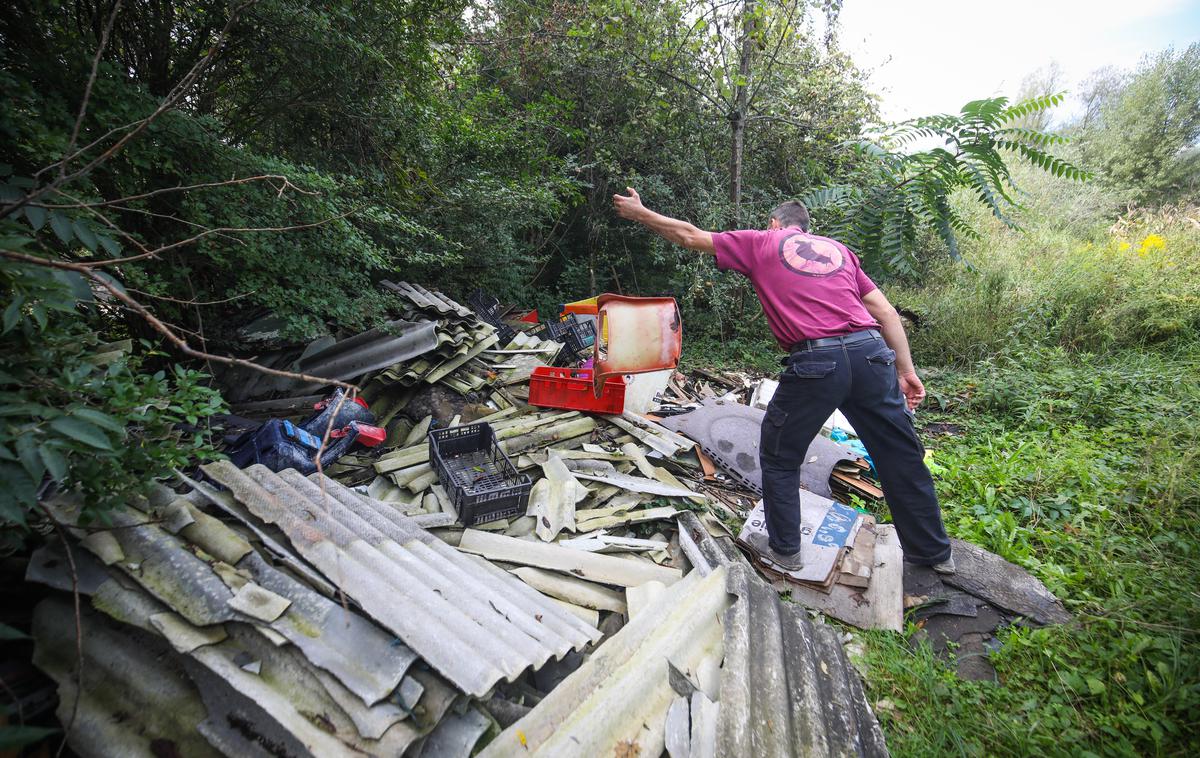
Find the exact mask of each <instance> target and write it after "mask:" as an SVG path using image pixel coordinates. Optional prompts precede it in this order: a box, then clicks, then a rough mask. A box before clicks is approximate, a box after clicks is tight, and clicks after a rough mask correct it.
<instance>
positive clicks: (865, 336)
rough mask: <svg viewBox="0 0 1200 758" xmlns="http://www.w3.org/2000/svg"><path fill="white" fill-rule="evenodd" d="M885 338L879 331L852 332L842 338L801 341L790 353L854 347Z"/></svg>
mask: <svg viewBox="0 0 1200 758" xmlns="http://www.w3.org/2000/svg"><path fill="white" fill-rule="evenodd" d="M879 339H883V336H882V335H880V334H879V330H878V329H864V330H862V331H861V332H850V333H849V334H843V335H842V336H840V337H821V338H820V339H815V340H801V341H799V342H797V343H796V344H794V345H792V348H791V350H789V351H788V352H789V353H799V352H801V351H804V350H815V349H816V348H818V347H836V346H838V345H854V344H856V343H859V342H866V341H867V340H879Z"/></svg>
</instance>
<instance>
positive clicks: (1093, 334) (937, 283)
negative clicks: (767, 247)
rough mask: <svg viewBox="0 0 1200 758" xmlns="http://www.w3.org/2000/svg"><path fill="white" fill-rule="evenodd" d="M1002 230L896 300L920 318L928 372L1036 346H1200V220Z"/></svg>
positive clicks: (994, 228)
mask: <svg viewBox="0 0 1200 758" xmlns="http://www.w3.org/2000/svg"><path fill="white" fill-rule="evenodd" d="M1034 224H1035V225H1033V226H1031V228H1029V229H1027V230H1026V231H1024V232H1019V231H1013V230H1010V229H1006V228H1004V227H1002V226H1000V225H999V224H993V225H991V226H990V228H988V229H987V231H986V233H985V234H984V235H983V237H982V238H981V239H979V240H973V241H969V242H968V243H967V244H966V245H965V246H964V252H965V255H966V257H967V261H968V264H969V265H968V266H963V265H961V264H958V263H950V262H948V263H946V264H944V265H941V266H937V267H935V268H934V269H933V270H932V271H931V272H929V275H928V279H927V281H926V282H925V283H924V284H923V286H921V287H920V288H903V287H901V288H897V289H895V290H894V291H893V292H892V295H891V297H892V299H893V300H894V301H895V302H897V303H899V304H901V305H903V306H906V307H907V308H908V309H910V310H913V311H915V312H916V313H918V315H919V316H920V317H921V320H920V325H919V328H917V329H916V330H914V334H913V343H914V351H915V352H916V354H917V357H918V359H919V361H921V362H923V363H929V364H933V365H959V366H965V365H970V364H972V363H974V362H975V361H977V360H979V359H982V358H989V357H991V356H996V355H999V354H1012V353H1019V352H1021V351H1023V350H1026V349H1029V348H1030V347H1031V346H1037V345H1057V346H1061V347H1063V348H1066V349H1068V350H1073V351H1091V352H1106V351H1112V350H1118V349H1122V348H1135V347H1136V348H1150V349H1154V350H1157V351H1162V350H1167V351H1170V350H1176V349H1178V348H1179V347H1180V346H1181V345H1187V344H1191V343H1195V342H1196V341H1197V340H1198V336H1200V210H1197V209H1191V210H1190V211H1173V212H1168V213H1161V214H1149V215H1140V216H1138V217H1137V218H1136V219H1134V220H1132V221H1131V222H1130V223H1125V224H1119V225H1117V226H1114V227H1110V228H1096V229H1094V230H1093V231H1094V234H1093V235H1091V237H1090V238H1081V237H1080V236H1079V235H1078V233H1077V231H1075V230H1073V229H1071V228H1069V227H1067V226H1062V227H1058V226H1055V225H1054V224H1052V223H1051V222H1049V221H1042V220H1040V219H1037V218H1036V217H1035V218H1034Z"/></svg>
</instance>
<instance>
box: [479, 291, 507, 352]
mask: <svg viewBox="0 0 1200 758" xmlns="http://www.w3.org/2000/svg"><path fill="white" fill-rule="evenodd" d="M467 304H468V305H470V306H471V310H473V311H475V315H477V316H479V318H480V319H481V320H483V321H486V322H487V323H489V324H491V325H492V326H494V327H496V336H497V337H499V338H500V341H499V343H497V344H498V345H499V346H500V347H504V346H505V345H507V344H508V343H510V342H512V340H513V337H516V336H517V330H516V329H513V328H512V327H511V326H509V325H508V324H506V323H504V319H503V318H501V317H500V301H499V300H497V299H496V298H494V297H492V296H491V295H489V294H487V293H486V292H484V291H483V290H475V291H474V292H472V293H471V295H470V297H468V298H467Z"/></svg>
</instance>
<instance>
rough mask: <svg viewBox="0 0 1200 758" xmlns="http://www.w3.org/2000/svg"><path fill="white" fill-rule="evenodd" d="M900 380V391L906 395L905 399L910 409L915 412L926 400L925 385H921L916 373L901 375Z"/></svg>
mask: <svg viewBox="0 0 1200 758" xmlns="http://www.w3.org/2000/svg"><path fill="white" fill-rule="evenodd" d="M899 378H900V391H901V392H903V393H904V398H905V400H907V401H908V409H909V410H910V411H915V410H916V409H917V406H918V405H920V404H921V401H922V400H924V399H925V385H924V384H921V380H920V378H918V377H917V375H916V373H915V372H913V373H905V374H900V375H899Z"/></svg>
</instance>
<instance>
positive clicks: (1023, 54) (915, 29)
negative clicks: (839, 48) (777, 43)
mask: <svg viewBox="0 0 1200 758" xmlns="http://www.w3.org/2000/svg"><path fill="white" fill-rule="evenodd" d="M839 36H840V39H841V41H842V45H843V47H844V48H845V49H846V50H847V51H848V52H850V53H851V55H852V56H853V57H854V60H855V62H856V63H857V64H858V65H859V66H860V67H862V68H865V69H867V70H868V71H870V72H871V82H872V84H873V88H874V89H875V91H876V92H879V93H880V95H881V96H882V98H883V101H882V105H883V118H884V119H885V120H886V121H894V120H899V119H905V118H912V117H915V116H924V115H929V114H932V113H942V112H957V111H958V109H959V108H960V107H962V105H963V104H964V103H966V102H968V101H970V100H975V99H978V98H982V97H990V96H993V95H1008V96H1009V97H1012V96H1014V95H1016V94H1017V91H1018V89H1019V88H1020V86H1021V80H1022V79H1023V78H1024V77H1025V75H1026V74H1028V73H1030V72H1032V71H1034V70H1035V69H1038V68H1041V67H1043V66H1046V65H1047V64H1049V63H1051V62H1052V61H1057V63H1058V64H1059V66H1061V68H1062V71H1063V74H1064V79H1065V80H1066V86H1065V88H1066V89H1069V90H1072V91H1075V90H1078V87H1079V82H1080V80H1082V79H1083V78H1085V77H1086V76H1087V75H1088V74H1090V73H1091V72H1092V71H1094V70H1095V69H1098V68H1101V67H1103V66H1117V67H1120V68H1132V67H1134V66H1136V65H1137V62H1138V60H1139V59H1140V58H1141V57H1142V56H1143V55H1145V54H1146V53H1154V52H1157V51H1159V50H1162V49H1163V48H1165V47H1167V46H1169V45H1174V46H1175V47H1176V49H1182V48H1184V47H1186V46H1187V45H1188V44H1190V43H1192V42H1194V41H1197V40H1200V0H1124V1H1123V2H1116V1H1114V0H1005V1H1004V2H979V1H977V0H845V1H844V4H843V6H842V13H841V31H840V35H839ZM1068 110H1073V108H1072V107H1071V106H1068ZM1060 115H1065V114H1060Z"/></svg>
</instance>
